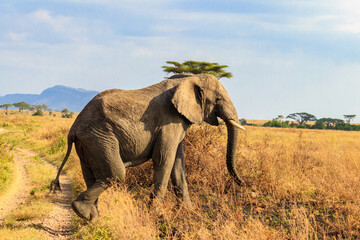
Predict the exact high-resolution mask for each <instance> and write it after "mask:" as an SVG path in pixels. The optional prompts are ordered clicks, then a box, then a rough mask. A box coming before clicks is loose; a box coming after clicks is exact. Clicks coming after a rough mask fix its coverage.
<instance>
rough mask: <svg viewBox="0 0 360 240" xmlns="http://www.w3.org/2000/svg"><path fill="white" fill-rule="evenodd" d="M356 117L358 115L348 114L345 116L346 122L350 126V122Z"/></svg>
mask: <svg viewBox="0 0 360 240" xmlns="http://www.w3.org/2000/svg"><path fill="white" fill-rule="evenodd" d="M355 117H356V114H348V115H344V118H345V119H346V122H347V123H348V124H350V122H351V121H352V120H353V119H354V118H355Z"/></svg>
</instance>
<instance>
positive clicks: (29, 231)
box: [0, 227, 47, 240]
mask: <svg viewBox="0 0 360 240" xmlns="http://www.w3.org/2000/svg"><path fill="white" fill-rule="evenodd" d="M0 236H1V239H3V240H14V239H21V240H33V239H37V240H42V239H44V240H45V239H47V236H46V235H45V234H44V233H43V232H41V231H40V230H37V229H34V228H22V229H13V228H8V227H7V228H1V229H0Z"/></svg>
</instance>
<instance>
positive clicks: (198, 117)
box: [172, 78, 205, 124]
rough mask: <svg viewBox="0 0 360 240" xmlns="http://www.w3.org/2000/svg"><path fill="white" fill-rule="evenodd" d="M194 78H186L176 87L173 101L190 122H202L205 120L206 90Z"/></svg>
mask: <svg viewBox="0 0 360 240" xmlns="http://www.w3.org/2000/svg"><path fill="white" fill-rule="evenodd" d="M196 82H197V81H196V79H194V78H186V79H184V80H183V81H182V82H181V83H180V84H179V85H178V86H177V88H176V90H175V94H174V96H173V98H172V103H173V104H174V106H175V108H176V109H177V110H178V112H179V113H180V114H182V115H183V116H184V117H186V118H187V119H188V120H189V121H190V122H192V123H195V124H201V123H202V122H203V120H204V108H203V106H204V100H205V98H204V91H203V90H202V89H201V87H200V86H199V85H198V84H197V83H196Z"/></svg>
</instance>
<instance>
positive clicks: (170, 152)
mask: <svg viewBox="0 0 360 240" xmlns="http://www.w3.org/2000/svg"><path fill="white" fill-rule="evenodd" d="M177 146H178V144H171V142H168V141H159V142H158V143H157V144H156V147H155V149H154V150H155V151H154V153H153V157H152V159H153V164H154V191H153V193H152V194H151V201H152V202H153V204H154V202H159V203H160V202H161V201H162V200H163V198H164V195H165V192H166V190H167V186H168V183H169V179H170V174H171V171H172V169H173V166H174V162H175V155H176V151H177Z"/></svg>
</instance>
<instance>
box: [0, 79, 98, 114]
mask: <svg viewBox="0 0 360 240" xmlns="http://www.w3.org/2000/svg"><path fill="white" fill-rule="evenodd" d="M96 94H98V92H96V91H89V90H85V89H81V88H71V87H66V86H61V85H56V86H54V87H51V88H47V89H45V90H44V91H43V92H42V93H41V94H8V95H5V96H3V97H0V105H1V104H5V103H16V102H21V101H24V102H26V103H28V104H31V105H39V104H46V105H47V106H48V107H49V108H51V109H54V110H62V109H64V108H67V109H69V110H70V111H73V112H80V111H81V110H82V109H83V108H84V107H85V105H86V104H87V103H88V102H89V101H90V100H91V99H92V98H93V97H95V95H96Z"/></svg>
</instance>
